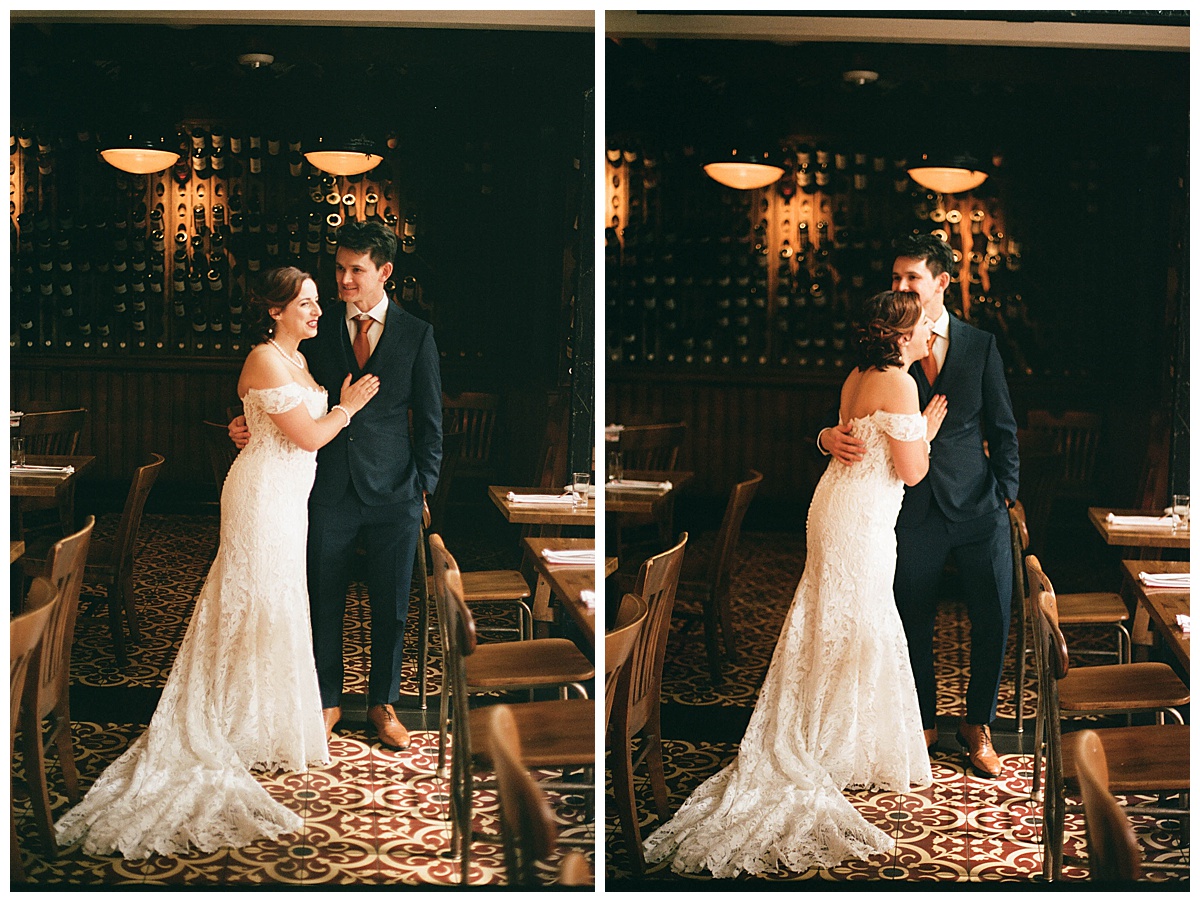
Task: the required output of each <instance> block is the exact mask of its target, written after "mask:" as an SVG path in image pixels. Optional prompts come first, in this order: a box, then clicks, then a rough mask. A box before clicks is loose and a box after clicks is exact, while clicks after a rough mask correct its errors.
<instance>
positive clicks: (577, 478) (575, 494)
mask: <svg viewBox="0 0 1200 902" xmlns="http://www.w3.org/2000/svg"><path fill="white" fill-rule="evenodd" d="M591 482H592V474H591V473H575V474H573V475H572V476H571V503H572V504H574V505H575V506H576V507H586V506H587V494H588V486H589V485H591Z"/></svg>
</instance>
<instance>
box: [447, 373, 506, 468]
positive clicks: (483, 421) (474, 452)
mask: <svg viewBox="0 0 1200 902" xmlns="http://www.w3.org/2000/svg"><path fill="white" fill-rule="evenodd" d="M499 410H500V395H498V394H493V393H491V392H460V393H459V394H456V395H447V394H443V395H442V433H443V434H448V433H451V432H461V433H462V434H463V443H462V447H461V450H460V453H459V461H458V475H459V476H463V477H469V478H484V479H490V478H491V476H492V474H493V473H494V472H495V461H494V460H493V459H492V449H493V444H494V441H495V437H496V419H497V413H498V411H499Z"/></svg>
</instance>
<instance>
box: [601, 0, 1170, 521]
mask: <svg viewBox="0 0 1200 902" xmlns="http://www.w3.org/2000/svg"><path fill="white" fill-rule="evenodd" d="M885 15H888V16H890V15H891V14H883V13H878V14H871V13H864V14H862V15H861V16H859V17H841V16H838V15H836V14H815V15H803V16H802V15H800V14H795V15H789V14H750V15H712V16H708V15H696V16H686V15H674V14H666V13H664V14H639V13H631V12H609V13H608V15H607V17H606V34H607V41H606V73H605V78H606V104H605V129H606V141H607V150H606V160H605V169H606V172H605V184H604V191H605V194H606V199H605V203H606V207H605V216H606V220H605V222H604V223H603V226H604V227H605V245H606V250H605V254H606V262H605V273H606V287H605V292H604V294H605V300H606V315H607V319H606V373H605V379H606V392H607V393H606V397H605V408H606V409H605V412H604V416H605V418H606V422H615V423H630V422H637V421H639V420H640V421H646V422H672V421H685V422H686V423H687V424H688V431H687V437H686V441H685V444H684V446H683V448H682V450H681V453H680V461H679V466H680V468H681V469H686V470H692V471H694V472H695V478H694V481H693V482H692V483H690V484H689V491H690V495H691V505H692V507H693V508H695V509H696V512H697V515H698V516H702V515H703V512H705V511H707V512H708V513H709V515H710V517H717V518H719V516H720V510H721V505H722V504H723V499H724V498H725V496H726V494H727V493H728V490H729V489H728V487H729V486H730V485H732V484H733V483H734V482H735V481H737V480H738V479H741V478H743V476H744V474H745V473H746V472H747V470H748V469H750V468H753V469H757V470H760V471H762V472H763V473H764V480H763V483H762V486H761V488H760V489H759V492H758V495H757V497H756V500H755V504H754V505H753V507H752V509H751V511H750V513H749V515H748V520H747V523H748V527H747V528H753V527H754V526H755V525H759V526H761V525H763V524H764V523H779V524H780V525H782V526H783V528H796V524H797V523H799V522H802V517H803V511H804V510H805V509H806V508H807V505H808V501H809V499H810V497H811V491H812V489H813V487H814V486H815V484H816V481H817V479H818V478H819V476H820V473H821V471H822V469H823V468H824V464H825V460H824V459H823V458H821V457H820V456H819V455H818V454H817V453H816V452H815V450H814V449H813V437H814V435H815V433H816V431H817V429H818V428H819V421H820V420H821V419H822V418H823V416H824V415H825V414H826V412H827V411H828V410H830V409H832V407H833V405H834V404H835V399H836V390H837V386H838V385H840V383H841V380H842V378H843V377H844V375H845V372H846V370H847V369H848V364H847V359H848V358H847V356H846V353H845V352H846V347H845V343H846V328H847V315H846V314H847V310H848V305H849V304H850V303H852V302H854V301H858V300H861V299H862V298H863V297H865V296H866V295H868V294H871V293H874V292H875V291H878V290H882V289H884V288H887V287H888V286H889V282H890V272H891V269H890V267H891V262H892V256H891V254H890V251H889V247H890V241H891V240H892V239H893V238H894V237H895V236H897V235H899V234H902V233H904V232H907V231H910V230H914V229H916V230H921V231H930V230H932V229H935V228H940V229H942V230H943V231H944V233H945V234H946V235H947V236H948V238H949V240H950V241H951V243H952V244H953V245H954V246H955V248H956V249H957V250H958V251H959V252H960V254H961V256H962V263H961V274H960V278H959V280H958V282H957V283H956V285H955V286H954V287H952V289H951V292H950V293H949V301H950V303H951V305H952V307H953V308H954V309H955V310H956V311H957V312H961V313H962V314H963V315H965V316H966V317H967V318H968V319H969V320H970V321H971V322H973V323H975V324H976V325H979V326H981V327H983V328H984V329H987V330H989V331H992V332H994V333H996V335H997V337H998V342H999V347H1000V350H1001V354H1002V356H1003V358H1004V361H1005V364H1006V367H1007V369H1008V382H1009V386H1010V390H1011V393H1012V396H1013V402H1014V407H1015V411H1016V415H1017V417H1018V421H1019V423H1020V425H1021V426H1025V425H1026V416H1027V413H1028V411H1030V410H1034V409H1042V410H1049V411H1051V412H1062V411H1084V412H1093V413H1097V414H1099V415H1100V416H1101V420H1102V430H1101V439H1100V446H1099V449H1098V452H1097V456H1096V462H1095V470H1094V473H1093V480H1092V485H1093V486H1094V491H1095V493H1096V494H1094V495H1093V496H1092V497H1091V499H1090V500H1091V501H1092V502H1093V503H1105V504H1112V505H1115V506H1118V507H1120V506H1127V507H1139V506H1141V500H1142V499H1141V497H1140V492H1141V491H1142V489H1143V488H1144V485H1145V481H1146V477H1147V473H1145V472H1144V467H1143V462H1144V461H1146V460H1147V459H1148V457H1150V458H1153V459H1155V460H1157V461H1159V462H1160V465H1159V466H1158V468H1157V473H1156V475H1155V476H1154V479H1155V480H1156V482H1157V489H1156V490H1155V492H1154V494H1155V495H1156V496H1157V497H1159V498H1169V497H1170V493H1171V492H1183V493H1186V492H1187V484H1188V345H1187V335H1188V311H1187V306H1188V304H1187V301H1188V279H1189V261H1188V249H1189V246H1188V229H1189V218H1188V148H1189V145H1188V128H1189V117H1188V111H1189V108H1188V101H1189V81H1188V71H1189V69H1188V53H1187V52H1186V51H1187V37H1186V27H1184V28H1171V27H1170V26H1171V25H1174V24H1182V25H1184V26H1186V24H1187V16H1186V13H1185V14H1182V16H1175V17H1172V14H1170V13H1161V14H1160V13H1150V14H1145V15H1142V16H1140V18H1139V16H1138V15H1137V14H1125V13H1113V14H1111V15H1108V14H1095V15H1090V14H1086V13H1080V14H1070V13H1043V12H1037V13H1032V12H1030V13H1004V14H992V13H987V12H980V13H956V12H947V13H944V14H939V13H934V14H926V13H913V14H907V15H909V16H910V17H911V18H909V19H908V20H905V21H904V23H903V26H902V27H900V28H896V20H895V19H888V20H887V21H886V22H883V21H881V19H880V17H882V16H885ZM1106 15H1107V18H1106ZM1005 17H1007V18H1008V20H1009V21H1007V22H1005V21H1001V20H1002V19H1004V18H1005ZM989 20H992V21H989ZM1035 20H1036V21H1035ZM1023 22H1025V23H1028V25H1027V26H1024V27H1023V26H1022V25H1021V23H1023ZM1105 23H1108V24H1112V23H1120V26H1119V27H1117V28H1109V27H1108V25H1106V24H1105ZM1129 25H1146V26H1148V27H1145V28H1141V29H1138V28H1133V29H1129V28H1128V26H1129ZM1132 32H1144V33H1145V35H1144V36H1142V35H1139V36H1138V37H1135V38H1133V39H1132V40H1130V35H1131V33H1132ZM1164 32H1165V33H1166V35H1167V37H1166V38H1165V39H1164V37H1163V34H1164ZM1181 34H1182V36H1183V37H1182V41H1180V40H1178V39H1177V38H1178V35H1181ZM1172 35H1174V36H1176V39H1175V40H1172V39H1171V36H1172ZM1151 36H1152V37H1151ZM756 140H757V141H758V144H757V145H755V141H756ZM768 145H769V146H770V147H771V148H772V149H774V150H777V151H778V155H777V157H776V159H777V160H783V161H784V162H783V163H782V165H783V166H784V168H785V174H784V176H783V177H782V178H781V179H780V180H779V181H778V182H776V183H775V184H773V185H770V186H768V187H766V188H761V189H755V190H751V191H737V190H732V189H728V188H724V187H722V186H721V185H719V184H717V182H715V181H713V180H712V179H710V178H708V177H707V176H706V175H705V174H704V172H703V171H702V169H701V164H702V163H703V162H705V161H707V160H708V159H710V158H714V157H715V155H716V154H717V152H718V151H719V150H720V149H721V148H722V147H724V148H725V149H728V147H730V146H741V147H743V148H747V147H750V146H755V147H756V148H757V147H763V148H765V147H767V146H768ZM951 150H956V151H958V152H962V151H964V150H966V151H969V152H972V153H973V154H974V156H975V157H976V158H977V159H979V160H983V161H985V163H986V164H988V168H989V169H990V171H991V176H990V177H989V178H988V179H987V181H986V182H984V183H983V185H982V186H981V187H980V188H979V189H977V190H975V191H974V192H971V193H966V194H958V195H949V194H947V195H945V196H944V197H943V196H938V195H934V194H932V193H931V192H927V191H926V190H925V189H923V188H920V187H919V186H917V185H916V184H915V183H913V182H912V180H911V179H909V178H908V177H907V175H906V173H905V166H904V165H903V164H904V161H906V160H907V161H908V162H909V163H911V162H912V161H913V160H914V159H915V158H916V156H917V154H919V153H920V152H933V153H938V152H946V151H951ZM806 185H807V186H809V187H808V190H806V188H805V186H806ZM810 191H811V193H810ZM805 232H807V234H808V237H806V236H805ZM1168 483H1169V485H1170V487H1168ZM1160 503H1161V502H1160ZM679 505H680V510H681V513H682V514H683V515H684V516H683V519H684V520H685V522H686V513H687V507H688V501H687V499H686V498H685V497H683V496H681V498H680V501H679ZM1071 517H1072V518H1073V520H1074V521H1077V522H1075V524H1074V525H1075V527H1076V528H1077V529H1078V530H1080V531H1082V532H1087V530H1088V529H1089V527H1088V525H1087V520H1086V516H1085V515H1084V513H1083V510H1082V508H1077V509H1076V510H1074V511H1073V512H1072V513H1071Z"/></svg>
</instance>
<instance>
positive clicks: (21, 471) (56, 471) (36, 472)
mask: <svg viewBox="0 0 1200 902" xmlns="http://www.w3.org/2000/svg"><path fill="white" fill-rule="evenodd" d="M10 469H11V470H12V472H13V473H16V474H17V475H18V476H66V475H67V474H69V473H74V472H75V468H74V467H35V466H34V465H33V464H21V466H19V467H11V468H10Z"/></svg>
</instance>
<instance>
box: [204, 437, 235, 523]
mask: <svg viewBox="0 0 1200 902" xmlns="http://www.w3.org/2000/svg"><path fill="white" fill-rule="evenodd" d="M201 427H202V428H203V430H204V450H205V452H206V453H207V454H208V466H209V469H210V471H211V472H212V477H213V484H214V485H215V486H216V489H217V502H218V503H220V501H221V489H222V487H223V486H224V485H225V477H226V476H227V475H228V474H229V468H230V467H231V466H233V461H234V460H235V459H236V458H237V456H238V447H237V445H235V444H234V443H233V442H232V441H231V440H230V438H229V427H228V425H226V424H225V423H214V422H213V421H212V420H204V421H203V423H202V424H201Z"/></svg>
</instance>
